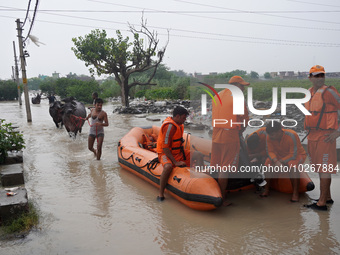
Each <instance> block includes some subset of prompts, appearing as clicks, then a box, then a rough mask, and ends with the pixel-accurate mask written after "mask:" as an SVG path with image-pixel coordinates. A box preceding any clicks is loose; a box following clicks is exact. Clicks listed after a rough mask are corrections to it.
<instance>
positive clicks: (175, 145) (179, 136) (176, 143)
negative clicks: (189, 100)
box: [156, 117, 186, 160]
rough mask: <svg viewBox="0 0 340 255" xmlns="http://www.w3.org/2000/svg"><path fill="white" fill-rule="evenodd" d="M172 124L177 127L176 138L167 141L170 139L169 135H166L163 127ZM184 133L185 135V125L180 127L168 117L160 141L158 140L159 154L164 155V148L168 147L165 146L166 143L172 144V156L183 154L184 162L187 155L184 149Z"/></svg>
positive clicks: (159, 137) (160, 134)
mask: <svg viewBox="0 0 340 255" xmlns="http://www.w3.org/2000/svg"><path fill="white" fill-rule="evenodd" d="M170 124H172V125H173V126H175V127H176V132H175V134H174V136H173V137H172V140H171V141H166V139H168V138H167V137H166V136H167V133H164V131H163V127H164V125H170ZM183 133H184V125H183V124H182V125H178V124H177V123H176V122H175V121H174V120H173V119H172V118H171V117H168V118H166V119H165V120H164V122H163V125H162V127H161V129H160V131H159V135H158V139H157V148H156V149H157V153H161V154H162V153H164V152H163V148H164V147H166V146H164V143H165V142H167V143H170V144H171V153H172V155H174V156H175V155H177V154H180V153H183V157H184V160H185V159H186V158H185V153H184V148H183V142H184V139H183Z"/></svg>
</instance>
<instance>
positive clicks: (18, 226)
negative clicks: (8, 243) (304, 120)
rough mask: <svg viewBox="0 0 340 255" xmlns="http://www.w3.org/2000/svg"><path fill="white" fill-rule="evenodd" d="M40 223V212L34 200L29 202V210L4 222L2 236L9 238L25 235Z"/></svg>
mask: <svg viewBox="0 0 340 255" xmlns="http://www.w3.org/2000/svg"><path fill="white" fill-rule="evenodd" d="M38 223H39V213H38V210H37V209H36V207H35V206H34V204H33V203H32V202H29V203H28V211H27V212H23V213H21V214H20V215H17V216H16V217H15V218H12V219H9V220H6V221H4V222H2V224H1V226H0V238H1V239H7V238H9V237H13V236H23V235H24V236H25V235H26V234H28V232H29V231H30V230H31V229H32V228H33V227H36V226H37V225H38Z"/></svg>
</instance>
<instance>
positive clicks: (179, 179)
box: [173, 176, 182, 183]
mask: <svg viewBox="0 0 340 255" xmlns="http://www.w3.org/2000/svg"><path fill="white" fill-rule="evenodd" d="M173 179H174V180H175V181H177V182H178V183H179V182H180V181H181V180H182V178H178V177H177V176H174V178H173Z"/></svg>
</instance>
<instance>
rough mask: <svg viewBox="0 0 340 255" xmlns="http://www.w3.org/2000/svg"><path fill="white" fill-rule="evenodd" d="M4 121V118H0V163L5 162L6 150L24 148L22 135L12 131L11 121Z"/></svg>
mask: <svg viewBox="0 0 340 255" xmlns="http://www.w3.org/2000/svg"><path fill="white" fill-rule="evenodd" d="M4 122H5V120H3V119H0V164H2V163H4V162H5V159H6V157H7V156H8V151H12V150H17V151H19V150H21V149H23V148H25V141H24V138H23V135H22V134H20V133H19V132H16V131H14V128H13V127H12V123H7V124H6V123H4Z"/></svg>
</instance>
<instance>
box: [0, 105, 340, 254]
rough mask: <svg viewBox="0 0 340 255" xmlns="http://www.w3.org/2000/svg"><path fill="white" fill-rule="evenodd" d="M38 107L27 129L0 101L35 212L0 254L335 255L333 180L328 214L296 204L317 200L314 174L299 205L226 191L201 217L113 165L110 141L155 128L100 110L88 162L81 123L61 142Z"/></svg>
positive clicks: (338, 241) (338, 190) (338, 215)
mask: <svg viewBox="0 0 340 255" xmlns="http://www.w3.org/2000/svg"><path fill="white" fill-rule="evenodd" d="M47 101H48V100H42V102H41V104H40V105H31V110H32V123H27V121H26V111H25V107H24V104H23V105H22V106H20V107H19V105H18V103H17V102H0V118H3V119H6V122H12V123H14V125H15V126H19V129H20V130H21V131H23V133H24V138H25V141H26V149H25V150H24V171H25V187H26V189H27V192H28V197H29V199H30V200H31V201H32V202H33V203H35V204H36V207H37V208H38V210H39V211H40V215H41V218H40V224H39V226H38V229H36V230H33V231H31V232H30V233H29V235H28V236H26V237H25V238H22V239H16V240H10V241H0V251H1V254H6V255H12V254H18V255H19V254H20V255H22V254H81V255H86V254H340V179H339V174H337V176H335V178H334V179H333V182H332V193H333V199H334V200H335V203H334V205H331V206H330V210H329V211H328V212H315V211H312V210H310V209H306V208H303V207H302V205H303V204H305V203H308V201H309V197H311V198H318V196H319V182H318V178H317V175H316V174H314V175H311V177H312V179H313V181H314V183H315V185H316V189H315V190H314V191H311V192H308V193H307V194H305V195H302V196H301V198H300V202H299V203H291V202H289V199H290V195H289V194H282V193H277V192H274V191H273V192H272V193H271V196H269V197H268V198H260V197H259V196H258V194H255V193H254V191H253V190H249V191H243V192H237V193H233V194H230V195H229V198H230V201H231V202H233V205H232V206H230V207H226V208H219V209H217V210H215V211H209V212H200V211H194V210H192V209H190V208H188V207H186V206H184V205H183V204H181V203H180V202H178V201H177V200H175V199H174V198H172V197H171V196H169V195H168V196H167V199H166V201H164V202H163V203H159V202H157V201H156V196H157V194H158V190H157V189H156V188H155V187H153V186H152V185H150V184H149V183H147V182H145V181H143V180H141V179H139V178H138V177H136V176H135V175H133V174H131V173H129V172H127V171H126V170H124V169H122V168H121V167H120V166H119V164H118V160H117V143H118V141H119V140H120V138H121V137H122V136H123V135H124V134H126V133H127V132H128V130H130V129H131V128H132V127H135V126H148V125H159V126H160V125H161V122H160V121H159V122H150V121H147V120H146V119H140V118H136V117H134V116H128V115H125V116H123V115H118V114H113V113H112V109H113V105H111V104H105V105H104V106H103V110H105V111H106V112H107V113H108V119H109V124H110V126H109V127H107V128H105V139H104V145H103V154H102V159H101V160H100V161H97V160H95V158H94V156H93V153H92V152H90V151H89V150H88V149H87V134H88V131H89V126H88V124H87V123H85V124H84V128H83V132H82V134H80V135H78V136H77V138H76V139H75V140H73V139H71V138H69V136H68V134H67V132H66V130H65V129H64V128H63V129H57V128H56V127H55V124H54V123H53V121H52V118H51V117H50V116H49V113H48V102H47ZM164 118H165V117H164ZM164 118H163V119H164ZM163 119H162V120H163Z"/></svg>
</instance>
